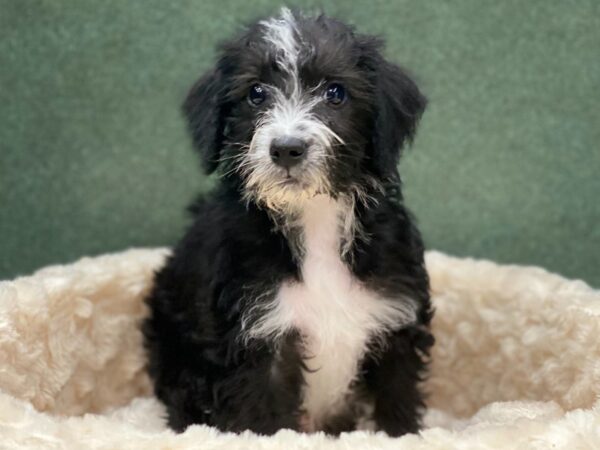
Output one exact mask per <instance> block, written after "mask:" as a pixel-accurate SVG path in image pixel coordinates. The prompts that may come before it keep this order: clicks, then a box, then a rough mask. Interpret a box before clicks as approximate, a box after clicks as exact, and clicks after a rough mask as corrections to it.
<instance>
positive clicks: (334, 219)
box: [250, 195, 415, 429]
mask: <svg viewBox="0 0 600 450" xmlns="http://www.w3.org/2000/svg"><path fill="white" fill-rule="evenodd" d="M344 212H345V211H344V206H343V204H342V203H340V202H336V201H334V200H333V199H331V198H330V197H328V196H324V195H319V196H316V197H314V198H313V199H311V200H310V201H308V202H307V203H306V205H305V207H304V209H303V213H302V218H301V226H302V229H303V249H304V256H303V260H302V282H300V283H298V282H290V283H285V284H283V285H282V286H281V287H280V289H279V292H278V293H277V295H276V297H275V301H274V303H273V304H272V307H271V308H270V309H269V311H268V312H267V314H266V315H265V316H264V317H263V319H262V320H261V321H260V322H259V323H257V324H255V325H254V326H253V327H252V330H250V334H252V335H255V336H257V335H261V336H276V335H281V334H282V333H284V332H286V331H289V330H291V329H296V330H298V331H299V332H300V333H301V335H302V337H303V349H304V356H305V362H306V365H307V367H308V369H309V371H307V372H305V374H304V379H305V383H306V386H305V390H304V402H303V408H304V410H305V411H306V414H307V416H308V420H309V423H308V424H306V425H307V426H308V427H309V428H312V429H314V428H317V429H318V428H319V424H320V422H322V420H323V419H324V418H326V417H327V416H329V415H330V414H334V413H335V412H336V410H338V409H339V408H340V407H341V406H342V405H343V404H344V400H345V398H346V394H347V393H348V388H349V387H350V385H351V383H352V382H353V380H354V379H355V377H356V375H357V370H358V364H359V362H360V360H361V359H362V357H363V355H364V353H365V351H366V347H367V345H368V343H369V342H370V341H371V340H372V339H373V338H374V337H376V336H377V335H378V334H381V333H383V332H385V331H387V330H390V329H395V328H399V327H401V326H402V325H404V324H406V323H409V322H412V321H414V320H415V308H414V304H413V303H412V302H411V301H410V299H406V300H404V301H401V302H399V301H397V300H398V299H396V301H392V300H390V299H385V298H381V297H380V296H378V295H377V294H376V293H374V292H372V291H369V290H367V289H366V288H365V287H364V286H363V285H362V284H361V283H360V282H359V280H357V279H356V278H354V277H353V276H352V273H351V271H350V270H349V269H348V267H347V265H346V264H345V263H344V262H343V261H342V260H341V258H340V239H341V230H342V229H343V227H342V222H343V217H344Z"/></svg>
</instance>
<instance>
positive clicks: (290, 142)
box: [270, 136, 308, 169]
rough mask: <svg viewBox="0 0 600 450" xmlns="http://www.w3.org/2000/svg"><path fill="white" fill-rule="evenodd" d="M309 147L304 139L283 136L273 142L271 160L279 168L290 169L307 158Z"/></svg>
mask: <svg viewBox="0 0 600 450" xmlns="http://www.w3.org/2000/svg"><path fill="white" fill-rule="evenodd" d="M307 147H308V145H307V144H306V142H304V141H303V140H302V139H298V138H295V137H292V136H282V137H278V138H275V139H273V141H271V150H270V153H271V160H272V161H273V162H274V163H275V164H277V165H278V166H281V167H285V168H286V169H289V168H291V167H293V166H295V165H296V164H298V163H299V162H300V161H302V160H303V159H304V157H305V156H306V149H307Z"/></svg>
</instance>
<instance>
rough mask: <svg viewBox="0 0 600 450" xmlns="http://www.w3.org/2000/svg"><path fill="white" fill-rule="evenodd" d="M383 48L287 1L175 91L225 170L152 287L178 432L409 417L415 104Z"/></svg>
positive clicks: (164, 384) (414, 389)
mask: <svg viewBox="0 0 600 450" xmlns="http://www.w3.org/2000/svg"><path fill="white" fill-rule="evenodd" d="M381 47H382V44H381V41H380V40H378V39H376V38H373V37H370V36H364V35H360V34H357V33H355V32H354V30H353V29H352V28H351V27H350V26H348V25H345V24H343V23H341V22H339V21H337V20H334V19H331V18H328V17H325V16H319V17H316V18H314V17H312V18H311V17H305V16H303V15H301V14H299V13H293V12H290V11H289V10H288V9H283V10H282V11H281V13H280V15H279V16H277V17H274V18H270V19H267V20H263V21H260V22H258V23H256V24H254V25H252V26H250V27H249V28H248V29H247V30H245V32H244V33H243V34H242V35H241V36H239V37H238V38H236V39H234V40H233V41H231V42H228V43H226V44H225V45H223V46H222V48H221V53H220V58H219V60H218V62H217V65H216V67H215V69H214V70H212V71H211V72H210V73H208V74H206V75H205V76H204V77H203V78H201V79H200V80H199V81H198V82H197V83H196V85H195V86H194V87H193V88H192V90H191V92H190V94H189V97H188V98H187V100H186V101H185V105H184V110H185V113H186V115H187V118H188V120H189V124H190V129H191V132H192V135H193V140H194V143H195V144H196V146H197V147H198V149H199V150H200V154H201V155H202V158H203V162H204V166H205V169H206V171H207V172H209V173H210V172H213V171H215V170H217V171H218V172H219V173H220V180H219V183H218V184H217V185H216V187H215V188H214V190H213V191H212V192H211V193H210V194H208V195H207V196H205V197H203V198H202V199H200V200H199V201H198V202H197V203H196V204H195V205H194V206H193V208H192V211H193V213H194V215H195V222H194V224H193V226H192V227H191V228H190V230H189V231H188V233H187V235H186V236H185V237H184V238H183V240H182V241H181V242H180V243H179V245H178V246H177V247H176V248H175V250H174V252H173V255H172V256H171V257H170V259H169V260H168V262H167V264H166V265H165V267H164V268H162V270H160V272H159V273H158V274H157V275H156V279H155V286H154V289H153V292H152V293H151V295H150V296H149V298H148V305H149V309H150V315H149V318H148V319H147V320H146V322H145V324H144V328H143V331H144V335H145V339H146V345H147V349H148V353H149V360H150V363H149V371H150V375H151V377H152V379H153V381H154V384H155V392H156V395H157V396H158V398H159V399H160V400H161V401H162V402H164V404H165V405H166V407H167V411H168V421H169V424H170V426H171V427H172V428H174V429H175V430H184V429H185V428H186V427H187V426H188V425H190V424H208V425H212V426H215V427H218V428H219V429H221V430H229V431H242V430H253V431H255V432H258V433H263V434H270V433H274V432H276V431H277V430H279V429H281V428H291V429H294V430H299V431H305V432H312V431H318V430H324V431H326V432H328V433H333V434H335V433H339V432H342V431H347V430H353V429H356V428H370V429H377V430H384V431H385V432H387V433H388V434H390V435H392V436H398V435H401V434H403V433H408V432H415V431H417V430H418V428H419V422H420V418H421V415H422V410H423V408H424V404H423V396H422V394H421V392H420V389H419V386H418V385H419V382H420V381H421V380H422V377H423V375H424V369H425V366H426V362H427V358H428V351H429V348H430V346H431V345H432V343H433V338H432V336H431V334H430V332H429V323H430V319H431V315H432V310H431V306H430V301H429V286H428V284H429V283H428V277H427V273H426V270H425V267H424V263H423V244H422V241H421V238H420V235H419V232H418V231H417V229H416V228H415V225H414V224H413V221H412V219H411V216H410V214H409V212H408V211H407V210H406V208H405V207H404V202H403V198H402V194H401V190H400V187H401V182H400V176H399V174H398V170H397V163H398V160H399V155H400V149H401V147H402V146H403V144H405V143H406V142H407V141H410V140H411V138H412V137H413V135H414V133H415V129H416V126H417V122H418V120H419V118H420V117H421V114H422V112H423V110H424V108H425V103H426V101H425V98H424V96H423V95H422V94H421V92H420V91H419V89H418V88H417V86H416V85H415V83H414V82H413V81H412V80H411V79H410V78H409V77H408V76H407V74H406V73H405V72H404V71H403V70H402V69H401V68H400V67H398V66H396V65H394V64H391V63H389V62H387V61H386V60H385V59H384V58H383V57H382V55H381Z"/></svg>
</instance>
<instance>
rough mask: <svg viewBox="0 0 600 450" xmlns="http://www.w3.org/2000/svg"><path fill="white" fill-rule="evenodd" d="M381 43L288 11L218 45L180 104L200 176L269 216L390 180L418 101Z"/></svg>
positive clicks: (421, 104) (408, 135) (323, 19)
mask: <svg viewBox="0 0 600 450" xmlns="http://www.w3.org/2000/svg"><path fill="white" fill-rule="evenodd" d="M379 47H380V42H379V41H378V40H377V39H374V38H370V37H366V36H360V35H356V34H355V33H354V32H353V30H352V29H351V28H350V27H348V26H347V25H344V24H342V23H341V22H338V21H336V20H333V19H329V18H326V17H324V16H320V17H318V18H306V17H302V16H299V15H295V14H292V13H291V12H290V11H289V10H287V9H283V10H282V12H281V15H280V16H278V17H275V18H271V19H268V20H264V21H260V22H258V23H257V24H255V25H253V26H251V27H250V28H249V29H248V30H247V31H246V33H244V34H243V35H242V36H241V37H239V38H238V39H235V40H233V41H231V42H229V43H227V44H225V45H224V46H223V47H222V54H221V58H220V59H219V62H218V64H217V67H216V68H215V70H214V71H212V72H211V73H209V74H207V75H205V76H204V77H203V78H202V79H201V80H200V81H199V82H198V83H197V84H196V85H195V86H194V88H193V89H192V91H191V92H190V95H189V97H188V99H187V100H186V103H185V105H184V108H185V111H186V113H187V115H188V118H189V120H190V125H191V130H192V134H193V136H194V138H195V141H196V144H197V145H198V146H199V148H200V149H201V151H202V152H203V155H204V162H205V167H206V168H207V170H208V171H209V172H211V171H213V170H215V169H216V168H217V167H219V168H220V170H221V172H222V174H223V176H224V178H226V179H229V180H232V181H234V182H237V183H238V185H239V186H240V189H241V190H242V195H243V196H244V197H245V198H246V199H247V200H250V201H255V202H257V203H259V204H261V205H264V206H267V207H269V208H271V209H274V210H286V209H289V208H293V207H294V206H295V205H298V204H299V203H301V201H302V200H303V199H306V198H310V197H311V196H314V195H315V194H317V193H327V194H329V195H332V196H338V195H344V194H352V193H357V192H363V191H364V189H365V186H366V185H367V184H369V183H373V182H377V181H379V182H383V181H385V179H386V178H389V177H394V176H397V172H396V164H397V162H398V157H399V150H400V147H401V146H402V143H403V142H404V141H405V140H406V139H410V138H411V137H412V135H413V133H414V131H415V127H416V124H417V121H418V119H419V117H420V115H421V113H422V111H423V108H424V106H425V99H424V97H423V96H422V95H421V94H420V92H419V90H418V89H417V87H416V85H415V84H414V83H413V82H412V81H411V80H410V79H409V78H408V77H407V76H406V74H405V73H404V72H403V71H402V70H401V69H400V68H399V67H397V66H394V65H392V64H390V63H388V62H386V61H385V60H384V59H383V58H382V56H381V54H380V52H379Z"/></svg>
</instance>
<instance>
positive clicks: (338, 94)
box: [325, 83, 346, 106]
mask: <svg viewBox="0 0 600 450" xmlns="http://www.w3.org/2000/svg"><path fill="white" fill-rule="evenodd" d="M325 100H327V102H328V103H329V104H331V105H333V106H339V105H341V104H342V103H344V101H345V100H346V89H345V88H344V86H342V85H341V84H340V83H331V84H330V85H329V86H327V89H326V90H325Z"/></svg>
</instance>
